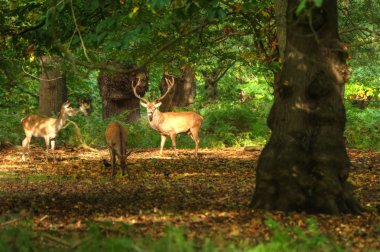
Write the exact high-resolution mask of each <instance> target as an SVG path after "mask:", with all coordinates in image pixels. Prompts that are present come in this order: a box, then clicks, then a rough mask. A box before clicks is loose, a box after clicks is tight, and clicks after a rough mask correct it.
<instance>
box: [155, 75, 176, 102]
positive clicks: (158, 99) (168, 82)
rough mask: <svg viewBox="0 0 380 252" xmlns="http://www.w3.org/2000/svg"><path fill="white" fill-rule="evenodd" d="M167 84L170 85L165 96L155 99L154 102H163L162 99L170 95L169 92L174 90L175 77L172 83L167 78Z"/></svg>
mask: <svg viewBox="0 0 380 252" xmlns="http://www.w3.org/2000/svg"><path fill="white" fill-rule="evenodd" d="M165 81H166V84H167V85H168V89H167V90H166V92H165V94H164V95H161V96H160V97H159V98H157V99H155V100H154V101H156V102H157V101H161V100H162V99H164V98H165V96H166V95H167V94H168V93H169V91H170V90H171V89H172V88H173V86H174V77H173V76H172V80H171V81H170V80H169V79H168V78H166V77H165Z"/></svg>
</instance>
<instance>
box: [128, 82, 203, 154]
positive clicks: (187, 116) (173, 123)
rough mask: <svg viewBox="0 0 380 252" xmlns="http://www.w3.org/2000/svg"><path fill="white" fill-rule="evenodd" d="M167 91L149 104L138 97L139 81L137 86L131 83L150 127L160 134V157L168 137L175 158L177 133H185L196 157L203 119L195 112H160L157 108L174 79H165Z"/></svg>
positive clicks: (171, 86)
mask: <svg viewBox="0 0 380 252" xmlns="http://www.w3.org/2000/svg"><path fill="white" fill-rule="evenodd" d="M165 81H166V84H167V85H168V89H167V90H166V92H165V94H164V95H162V96H160V97H159V98H158V99H155V100H153V101H152V102H149V101H148V100H147V99H145V98H142V97H140V95H138V93H137V90H136V88H137V87H138V86H139V85H140V83H141V80H140V79H138V82H137V85H134V83H133V82H132V89H133V93H134V94H135V96H136V97H137V98H139V99H140V104H141V106H143V107H146V109H147V115H148V120H149V124H150V126H151V127H152V128H153V129H155V130H156V131H158V132H160V134H161V149H160V155H162V150H163V148H164V145H165V141H166V138H167V137H168V136H170V138H171V139H172V146H173V149H174V153H175V155H176V156H177V149H176V141H175V138H176V135H177V134H179V133H187V134H189V135H190V136H191V138H192V139H193V140H194V142H195V156H197V155H198V147H199V137H198V132H199V128H200V127H201V124H202V121H203V118H202V116H200V115H198V114H197V113H195V112H192V111H188V112H165V113H164V112H160V111H159V110H158V107H160V106H161V102H160V101H161V100H162V99H163V98H164V97H165V96H166V95H167V94H168V93H169V91H170V90H171V89H172V88H173V85H174V78H172V80H171V81H170V80H169V79H167V78H165Z"/></svg>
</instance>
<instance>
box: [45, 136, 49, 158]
mask: <svg viewBox="0 0 380 252" xmlns="http://www.w3.org/2000/svg"><path fill="white" fill-rule="evenodd" d="M45 144H46V162H48V161H49V147H50V137H48V136H47V137H45Z"/></svg>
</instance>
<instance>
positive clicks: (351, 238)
mask: <svg viewBox="0 0 380 252" xmlns="http://www.w3.org/2000/svg"><path fill="white" fill-rule="evenodd" d="M71 150H72V149H71ZM348 152H349V155H350V158H351V162H352V169H351V173H350V178H349V179H350V181H351V182H352V183H353V184H354V185H355V186H356V189H355V194H356V198H357V199H358V200H359V202H360V203H361V204H362V205H363V206H364V207H365V208H366V209H368V210H369V211H368V212H366V213H364V214H363V215H359V216H353V215H342V216H330V215H323V214H319V215H309V214H306V213H283V212H276V211H272V212H268V211H267V212H265V211H258V210H251V209H249V202H250V199H251V197H252V194H253V189H254V182H255V169H256V163H257V159H258V156H259V154H260V152H259V151H244V150H242V149H237V148H226V149H202V150H201V151H200V157H199V158H195V157H194V155H193V151H192V150H179V156H178V157H174V156H173V152H172V151H169V150H168V151H166V152H164V155H163V156H162V157H161V156H159V151H158V150H157V149H134V150H133V153H132V154H131V155H130V157H129V158H128V168H129V176H125V177H122V176H121V171H120V169H119V170H118V173H117V176H116V178H115V179H111V169H110V168H109V167H106V166H107V165H105V162H104V161H103V160H104V159H105V160H109V156H108V151H107V150H105V149H99V150H98V151H89V150H85V149H81V148H78V149H76V150H75V151H68V150H64V149H60V150H57V156H58V159H57V160H58V162H57V163H51V161H50V162H49V163H47V162H46V160H45V153H44V150H43V149H42V148H32V155H31V160H30V161H29V162H26V163H23V162H21V152H20V150H19V149H16V148H8V149H6V150H3V151H2V152H1V153H0V158H1V159H0V160H1V161H0V202H1V204H0V214H1V215H2V216H3V222H2V224H3V225H17V223H18V219H22V218H27V219H30V220H32V228H33V230H36V231H54V232H57V233H58V234H59V235H67V234H77V233H79V234H81V233H82V232H84V231H85V230H86V229H87V228H88V225H89V223H94V222H95V223H98V224H99V225H101V227H102V229H103V230H104V231H105V232H108V233H109V234H118V233H122V234H123V232H124V231H122V230H124V229H123V228H122V227H123V225H128V233H129V235H132V236H133V235H135V236H136V235H137V236H147V235H148V236H151V237H153V238H155V237H156V238H157V237H161V236H162V235H163V232H164V230H165V228H166V227H168V226H177V227H182V228H184V229H185V230H186V234H187V236H188V237H196V238H197V239H205V238H207V237H214V238H216V239H220V238H223V239H230V240H233V241H242V240H247V241H249V242H250V243H252V244H257V243H259V242H262V241H267V240H268V239H270V230H269V229H268V227H267V225H265V221H266V220H267V219H269V218H270V219H273V220H275V221H278V222H279V223H281V224H282V225H283V226H285V227H292V226H298V227H300V228H306V223H307V222H308V219H310V218H313V219H315V220H316V221H317V223H318V228H319V231H321V232H322V233H326V234H328V235H329V237H330V238H331V239H333V240H334V241H336V242H337V243H339V244H342V245H343V246H344V247H346V248H350V249H351V250H353V251H366V250H368V249H373V250H379V249H380V241H379V239H378V237H379V235H380V218H379V215H378V214H379V212H378V211H379V210H380V209H379V206H380V196H379V189H380V182H379V181H380V154H379V153H375V152H371V151H359V150H349V151H348ZM4 216H13V217H8V219H7V218H6V217H4ZM14 216H17V217H14ZM12 218H13V219H12ZM4 223H5V224H4ZM106 223H112V225H106ZM2 224H1V223H0V225H2ZM0 228H1V226H0ZM48 238H49V237H48ZM50 238H51V239H54V238H52V237H50ZM57 239H58V238H57ZM58 241H59V240H58ZM61 243H64V241H61Z"/></svg>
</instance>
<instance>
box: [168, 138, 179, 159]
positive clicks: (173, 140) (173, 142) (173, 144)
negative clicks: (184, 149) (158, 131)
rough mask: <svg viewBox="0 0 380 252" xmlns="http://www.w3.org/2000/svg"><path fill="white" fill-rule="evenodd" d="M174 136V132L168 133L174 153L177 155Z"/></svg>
mask: <svg viewBox="0 0 380 252" xmlns="http://www.w3.org/2000/svg"><path fill="white" fill-rule="evenodd" d="M175 137H176V134H175V133H171V134H170V138H171V139H172V147H173V149H174V155H176V156H177V155H178V154H177V148H176V143H175Z"/></svg>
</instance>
